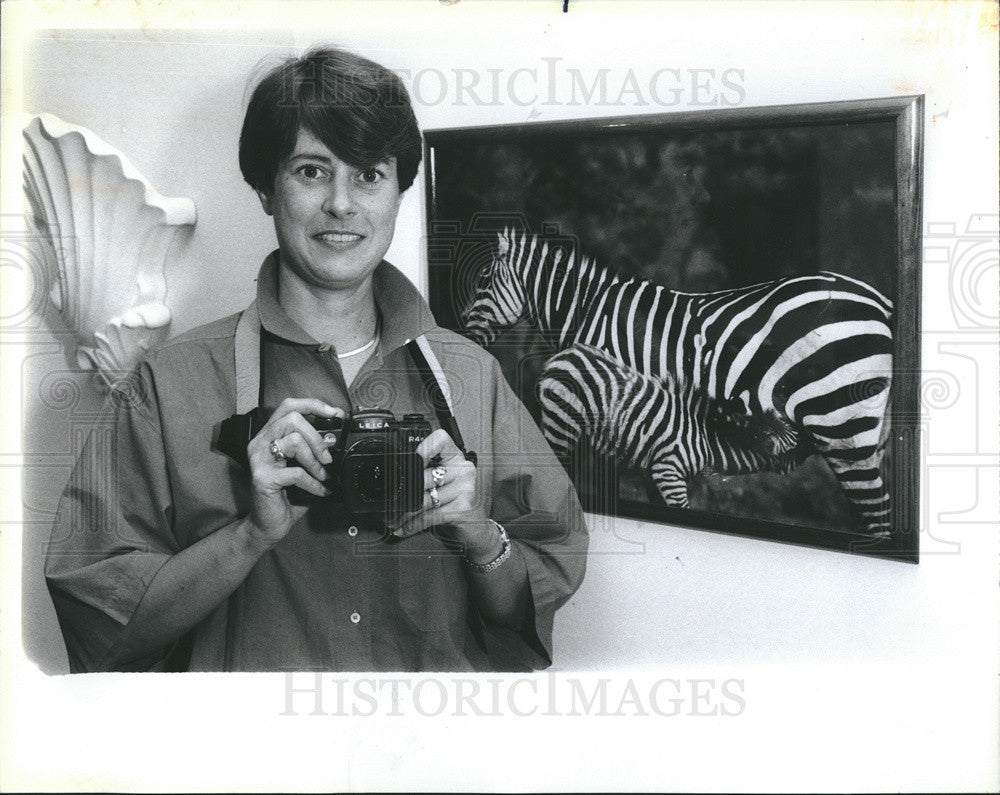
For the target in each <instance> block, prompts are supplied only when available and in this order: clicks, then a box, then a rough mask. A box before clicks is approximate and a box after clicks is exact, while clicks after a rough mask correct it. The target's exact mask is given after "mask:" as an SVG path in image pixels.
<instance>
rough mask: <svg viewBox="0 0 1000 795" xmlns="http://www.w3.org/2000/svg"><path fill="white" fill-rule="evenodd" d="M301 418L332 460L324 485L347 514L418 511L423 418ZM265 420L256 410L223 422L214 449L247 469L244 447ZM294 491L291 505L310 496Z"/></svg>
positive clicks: (365, 412)
mask: <svg viewBox="0 0 1000 795" xmlns="http://www.w3.org/2000/svg"><path fill="white" fill-rule="evenodd" d="M306 420H308V421H309V423H310V424H311V425H312V426H313V427H314V428H315V429H316V430H317V431H318V432H319V434H320V436H321V437H323V439H324V441H325V442H326V444H327V449H328V450H329V451H330V454H331V455H332V456H333V461H332V463H330V464H328V465H327V467H326V469H327V474H328V476H327V479H326V481H325V482H324V485H326V486H327V488H329V489H330V490H331V491H332V492H333V496H332V499H334V500H336V501H338V502H341V503H343V505H344V506H345V508H346V509H347V510H348V511H349V512H350V513H351V514H352V515H354V516H356V517H358V518H362V519H364V518H371V519H385V518H391V517H395V516H398V515H399V514H401V513H406V512H409V511H416V510H418V509H419V508H420V506H421V504H422V503H423V498H424V462H423V459H422V458H421V457H420V455H419V454H418V453H417V452H416V449H417V445H419V444H420V442H422V441H423V440H424V439H425V438H427V436H428V435H429V434H430V432H431V426H430V423H429V422H428V420H427V418H426V417H424V415H422V414H405V415H403V418H402V419H396V417H395V415H394V414H393V413H392V412H391V411H385V410H382V409H359V410H356V411H354V412H353V413H352V414H351V415H350V416H349V417H347V418H346V419H345V418H341V417H329V418H327V417H315V416H311V415H310V416H306ZM266 421H267V418H266V416H263V412H261V411H260V409H254V410H253V411H251V412H249V413H247V414H235V415H233V416H232V417H230V418H229V419H227V420H224V421H223V422H222V425H221V427H220V429H219V434H218V437H217V441H216V447H217V449H218V450H219V451H221V452H223V453H225V454H226V455H227V456H229V457H230V458H232V459H233V460H235V461H237V462H239V463H241V464H243V465H244V466H247V457H246V448H247V444H248V443H249V442H250V440H251V439H253V438H254V437H255V436H256V435H257V434H258V433H259V432H260V429H261V428H262V427H264V423H265V422H266ZM289 463H290V465H294V463H295V462H294V461H291V462H289ZM295 491H296V492H298V493H297V494H295V495H291V496H292V497H293V499H294V501H296V502H299V503H301V502H303V501H304V500H305V499H308V498H311V495H306V494H305V492H302V491H301V490H300V489H296V490H295Z"/></svg>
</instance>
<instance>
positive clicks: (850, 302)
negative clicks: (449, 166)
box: [462, 229, 893, 535]
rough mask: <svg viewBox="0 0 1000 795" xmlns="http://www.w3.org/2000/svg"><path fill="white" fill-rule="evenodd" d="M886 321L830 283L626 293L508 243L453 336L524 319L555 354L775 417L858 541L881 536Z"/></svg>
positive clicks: (849, 289) (888, 374) (553, 246)
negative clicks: (832, 492)
mask: <svg viewBox="0 0 1000 795" xmlns="http://www.w3.org/2000/svg"><path fill="white" fill-rule="evenodd" d="M892 310H893V307H892V302H891V301H890V300H889V299H888V298H886V297H885V296H884V295H882V294H881V293H880V292H879V291H877V290H876V289H874V288H873V287H871V286H870V285H868V284H866V283H865V282H863V281H861V280H859V279H855V278H852V277H850V276H845V275H842V274H838V273H833V272H830V271H821V272H819V273H815V274H808V275H802V276H791V277H785V278H781V279H776V280H774V281H769V282H763V283H760V284H753V285H749V286H746V287H738V288H734V289H729V290H722V291H718V292H711V293H685V292H679V291H675V290H670V289H667V288H666V287H663V286H662V285H658V284H655V283H653V282H651V281H648V280H644V279H638V278H630V279H623V278H621V277H620V276H618V275H617V274H616V273H615V272H614V271H613V270H611V269H609V268H606V267H604V266H600V265H598V264H597V263H595V262H594V261H593V260H591V259H590V258H588V257H585V256H583V255H581V254H580V252H579V251H577V250H576V248H575V247H573V246H571V245H567V243H566V242H565V239H561V240H559V241H553V242H550V241H549V240H547V239H545V238H543V237H540V236H537V235H529V234H527V233H518V232H515V231H514V230H511V229H505V230H504V231H503V232H502V233H498V235H497V248H496V249H495V251H494V253H493V256H492V260H491V263H490V264H489V265H487V266H486V267H485V268H484V269H483V271H482V273H481V274H479V277H478V281H477V284H476V291H475V295H474V296H473V298H472V301H471V302H470V303H469V305H468V306H467V307H466V308H465V310H464V311H463V313H462V323H463V326H464V329H463V331H464V333H465V334H466V335H467V336H468V337H470V338H471V339H473V340H475V341H476V342H478V343H479V344H480V345H482V346H483V347H488V346H489V345H490V344H491V343H492V342H493V340H494V339H495V338H496V336H497V334H498V333H499V331H500V330H501V329H503V328H506V327H508V326H512V325H514V324H515V323H517V322H518V321H519V320H521V319H522V318H523V319H526V320H527V321H528V322H529V323H531V324H533V325H534V326H535V327H536V328H537V329H538V330H539V331H540V332H542V334H543V335H545V336H546V337H547V338H548V339H549V340H550V341H551V342H552V343H553V344H554V345H555V347H556V349H557V350H565V349H566V348H568V347H570V346H571V345H573V344H574V343H577V342H579V343H583V344H585V345H590V346H593V347H596V348H599V349H601V350H604V351H606V352H607V353H609V354H610V355H611V356H613V357H614V358H615V359H617V360H618V361H619V362H621V363H622V364H625V365H627V366H628V367H631V368H633V369H635V370H638V371H639V372H640V373H643V374H646V375H649V376H653V377H656V378H662V377H664V376H666V375H667V374H671V375H673V376H674V377H676V378H677V379H678V380H679V381H680V382H681V383H684V384H686V385H688V386H689V387H690V388H692V389H694V390H701V391H704V393H705V394H706V395H707V396H708V397H710V398H712V399H714V400H717V401H728V400H734V399H735V400H739V401H741V402H742V403H743V405H744V406H745V407H746V410H747V412H748V413H750V414H753V415H755V416H761V415H764V414H766V413H767V412H769V411H774V412H776V413H777V415H778V416H779V417H782V418H784V419H785V420H786V421H787V422H788V423H790V425H791V426H792V427H794V428H795V429H796V430H797V431H798V432H799V433H800V434H801V436H802V440H803V442H807V443H808V444H809V445H810V447H811V448H812V449H814V450H815V451H816V452H817V453H818V454H819V455H820V456H822V458H823V459H824V460H825V461H826V463H827V464H828V465H829V467H830V469H831V470H832V471H833V473H834V475H835V476H836V477H837V480H838V482H839V483H840V486H841V489H842V490H843V491H844V493H845V495H846V496H847V498H848V500H849V501H850V502H851V504H852V505H853V506H854V508H855V511H856V512H857V514H858V516H859V519H860V520H861V521H862V522H863V523H864V524H865V525H866V527H867V530H868V532H871V533H874V534H877V535H886V534H887V532H888V527H889V517H890V505H889V495H888V491H887V489H886V486H885V483H884V481H883V478H882V475H881V471H880V466H881V462H882V458H883V454H884V450H885V442H886V438H887V434H888V423H887V422H886V411H887V407H888V405H889V395H890V388H891V382H892V349H893V345H892V328H891V319H892Z"/></svg>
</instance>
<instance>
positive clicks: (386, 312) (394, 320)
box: [257, 251, 437, 353]
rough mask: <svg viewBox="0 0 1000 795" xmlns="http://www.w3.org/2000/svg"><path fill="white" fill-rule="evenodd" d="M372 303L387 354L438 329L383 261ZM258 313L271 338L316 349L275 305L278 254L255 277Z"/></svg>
mask: <svg viewBox="0 0 1000 795" xmlns="http://www.w3.org/2000/svg"><path fill="white" fill-rule="evenodd" d="M372 291H373V292H374V293H375V303H376V304H377V305H378V308H379V313H380V314H381V317H382V345H381V347H382V350H383V351H384V352H386V353H388V352H389V351H392V350H395V349H396V348H398V347H400V346H402V345H403V344H404V343H405V342H407V341H408V340H411V339H414V338H415V337H419V336H420V335H421V334H424V333H426V332H428V331H431V330H432V329H434V328H436V327H437V323H436V322H435V321H434V315H433V313H432V312H431V308H430V307H429V306H428V305H427V302H426V301H425V300H424V299H423V296H421V295H420V293H419V292H418V291H417V288H416V287H414V286H413V283H412V282H411V281H410V280H409V279H407V278H406V276H404V275H403V274H402V272H401V271H400V270H399V269H398V268H396V267H395V266H394V265H392V264H391V263H389V262H386V261H385V260H382V262H380V263H379V264H378V265H377V266H376V268H375V273H374V274H373V277H372ZM257 311H258V313H259V315H260V324H261V326H263V328H264V329H265V330H266V331H267V332H268V333H270V334H274V335H275V336H278V337H281V338H282V339H284V340H287V341H289V342H293V343H296V344H298V345H318V344H319V343H318V342H317V341H316V340H314V339H313V338H312V337H311V336H310V335H309V334H308V333H306V332H305V331H304V330H303V328H302V327H301V326H300V325H299V324H298V323H296V322H295V321H294V320H292V318H291V317H289V316H288V313H287V312H285V310H284V308H283V307H282V306H281V304H280V303H278V252H277V251H273V252H271V253H270V254H268V255H267V257H266V258H265V259H264V264H263V265H261V266H260V272H259V273H258V274H257Z"/></svg>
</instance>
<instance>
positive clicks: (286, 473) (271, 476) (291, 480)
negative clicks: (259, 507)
mask: <svg viewBox="0 0 1000 795" xmlns="http://www.w3.org/2000/svg"><path fill="white" fill-rule="evenodd" d="M253 485H254V488H255V489H257V491H272V492H273V491H280V490H281V489H286V488H289V487H290V486H298V487H299V488H300V489H302V490H303V491H308V492H309V493H310V494H315V495H316V496H317V497H328V496H329V495H330V493H331V492H330V490H329V489H328V488H326V486H324V485H323V484H322V483H320V482H319V481H318V480H316V478H314V477H313V476H312V475H310V474H309V473H308V472H306V470H304V469H302V468H301V467H276V466H272V467H270V468H267V467H261V468H259V469H256V470H255V471H254V478H253Z"/></svg>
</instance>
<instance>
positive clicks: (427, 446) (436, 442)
mask: <svg viewBox="0 0 1000 795" xmlns="http://www.w3.org/2000/svg"><path fill="white" fill-rule="evenodd" d="M417 453H419V454H420V457H421V458H423V459H424V463H425V464H426V463H427V462H428V461H431V460H433V459H435V458H437V459H439V460H440V461H442V462H445V461H449V460H450V459H452V458H456V457H460V458H463V459H464V458H465V456H464V455H462V451H461V450H459V449H458V447H457V445H456V444H455V442H454V441H453V440H452V438H451V436H449V435H448V432H447V431H446V430H444V429H443V428H438V429H437V430H436V431H434V432H433V433H432V434H431V435H430V436H428V437H427V438H426V439H424V440H423V441H422V442H421V443H420V444H418V445H417Z"/></svg>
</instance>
